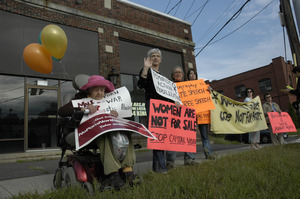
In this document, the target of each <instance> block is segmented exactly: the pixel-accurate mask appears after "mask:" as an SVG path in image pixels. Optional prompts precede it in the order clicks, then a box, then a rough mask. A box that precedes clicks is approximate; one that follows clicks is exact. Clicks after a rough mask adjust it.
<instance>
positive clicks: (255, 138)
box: [244, 88, 260, 149]
mask: <svg viewBox="0 0 300 199" xmlns="http://www.w3.org/2000/svg"><path fill="white" fill-rule="evenodd" d="M253 93H254V90H253V89H252V88H247V89H246V96H247V97H246V98H245V100H244V102H250V101H251V100H252V99H253ZM259 141H260V131H255V132H249V143H250V147H251V148H252V149H259V148H260V146H259V145H258V143H259Z"/></svg>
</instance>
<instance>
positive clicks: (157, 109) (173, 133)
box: [147, 99, 197, 153]
mask: <svg viewBox="0 0 300 199" xmlns="http://www.w3.org/2000/svg"><path fill="white" fill-rule="evenodd" d="M196 128H197V122H196V111H195V109H193V108H190V107H186V106H180V107H179V108H177V107H176V106H175V104H173V103H170V102H165V101H161V100H153V99H151V100H150V113H149V123H148V129H149V131H150V132H151V133H152V134H153V135H154V136H155V137H156V138H157V140H154V139H148V145H147V148H148V149H158V150H168V151H183V152H194V153H195V152H196Z"/></svg>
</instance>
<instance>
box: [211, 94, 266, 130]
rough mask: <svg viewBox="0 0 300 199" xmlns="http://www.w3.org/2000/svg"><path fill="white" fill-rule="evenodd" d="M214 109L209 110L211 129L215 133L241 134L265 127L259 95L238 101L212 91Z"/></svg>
mask: <svg viewBox="0 0 300 199" xmlns="http://www.w3.org/2000/svg"><path fill="white" fill-rule="evenodd" d="M211 95H212V99H213V102H214V105H215V107H216V108H215V109H213V110H211V130H212V131H213V132H214V133H216V134H241V133H248V132H254V131H260V130H263V129H267V128H268V126H267V124H266V119H265V116H264V112H263V110H262V106H261V101H260V98H259V96H257V97H255V98H254V99H253V100H251V101H250V102H247V103H244V102H238V101H234V100H233V99H230V98H228V97H225V96H224V95H222V94H220V93H218V92H216V91H212V92H211Z"/></svg>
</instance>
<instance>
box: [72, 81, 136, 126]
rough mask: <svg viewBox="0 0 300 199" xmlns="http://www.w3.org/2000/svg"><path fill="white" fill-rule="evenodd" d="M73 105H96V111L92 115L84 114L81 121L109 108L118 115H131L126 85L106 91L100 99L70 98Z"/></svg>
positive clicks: (106, 111) (105, 111) (108, 111)
mask: <svg viewBox="0 0 300 199" xmlns="http://www.w3.org/2000/svg"><path fill="white" fill-rule="evenodd" d="M72 104H73V107H74V108H75V107H79V108H81V107H87V106H88V105H90V104H92V105H94V106H96V107H97V112H96V113H94V114H92V115H85V116H84V117H83V118H82V120H81V123H82V122H84V121H86V120H88V119H89V118H91V117H94V116H95V115H97V114H101V113H110V111H111V110H115V111H117V112H118V117H131V115H132V104H131V97H130V93H129V91H128V90H127V88H126V87H124V86H123V87H121V88H118V89H116V90H114V91H112V92H110V93H106V94H105V96H104V98H103V99H102V100H94V99H92V98H83V99H78V100H72Z"/></svg>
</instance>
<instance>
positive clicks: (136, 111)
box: [132, 102, 147, 116]
mask: <svg viewBox="0 0 300 199" xmlns="http://www.w3.org/2000/svg"><path fill="white" fill-rule="evenodd" d="M132 115H133V116H147V111H146V106H145V102H132Z"/></svg>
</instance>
